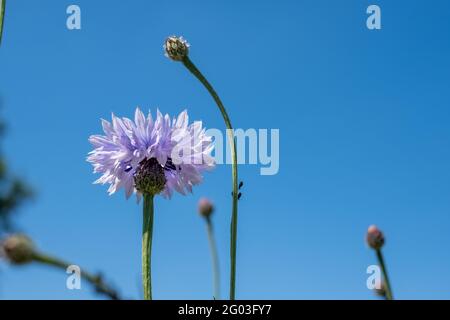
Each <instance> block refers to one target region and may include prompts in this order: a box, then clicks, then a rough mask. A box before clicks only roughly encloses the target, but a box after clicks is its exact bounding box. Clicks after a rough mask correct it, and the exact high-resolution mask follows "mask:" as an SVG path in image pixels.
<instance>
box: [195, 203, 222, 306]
mask: <svg viewBox="0 0 450 320" xmlns="http://www.w3.org/2000/svg"><path fill="white" fill-rule="evenodd" d="M213 212H214V206H213V204H212V203H211V201H209V200H208V199H206V198H202V199H200V200H199V202H198V213H199V214H200V216H201V217H203V218H204V219H205V222H206V232H207V234H208V242H209V249H210V251H211V263H212V270H213V288H214V299H220V273H219V255H218V254H217V246H216V240H215V237H214V228H213V224H212V220H211V215H212V214H213Z"/></svg>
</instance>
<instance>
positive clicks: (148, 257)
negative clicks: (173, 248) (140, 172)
mask: <svg viewBox="0 0 450 320" xmlns="http://www.w3.org/2000/svg"><path fill="white" fill-rule="evenodd" d="M152 238H153V195H150V194H145V195H144V210H143V223H142V284H143V286H144V300H152V271H151V261H152Z"/></svg>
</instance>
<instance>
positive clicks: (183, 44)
mask: <svg viewBox="0 0 450 320" xmlns="http://www.w3.org/2000/svg"><path fill="white" fill-rule="evenodd" d="M189 47H190V45H189V43H188V42H187V41H186V40H185V39H183V37H176V36H171V37H168V38H167V39H166V41H165V44H164V50H165V52H166V56H167V57H168V58H170V59H172V60H173V61H179V62H181V63H183V65H184V66H185V67H186V68H187V69H188V70H189V71H190V72H191V73H192V74H193V75H194V76H195V77H196V78H197V79H198V80H199V81H200V82H201V83H202V84H203V86H204V87H205V88H206V90H207V91H208V92H209V94H210V95H211V96H212V98H213V99H214V101H215V102H216V104H217V106H218V108H219V110H220V113H221V114H222V117H223V120H224V121H225V126H226V128H227V135H228V141H229V144H230V150H231V157H232V161H233V162H232V168H231V170H232V183H233V191H232V197H233V202H232V214H231V240H230V260H231V261H230V262H231V268H230V300H234V299H235V297H236V246H237V219H238V200H239V197H240V196H239V191H238V190H239V189H238V169H237V152H236V142H235V138H234V133H233V126H232V125H231V121H230V117H229V116H228V113H227V111H226V109H225V106H224V105H223V103H222V101H221V100H220V97H219V95H218V94H217V92H216V91H215V90H214V88H213V86H212V85H211V84H210V83H209V81H208V80H207V79H206V78H205V76H204V75H203V74H202V73H201V72H200V70H199V69H198V68H197V67H196V66H195V64H194V63H193V62H192V61H191V59H189Z"/></svg>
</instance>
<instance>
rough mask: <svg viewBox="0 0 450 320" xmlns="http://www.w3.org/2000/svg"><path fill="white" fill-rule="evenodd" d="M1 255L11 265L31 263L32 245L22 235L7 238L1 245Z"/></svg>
mask: <svg viewBox="0 0 450 320" xmlns="http://www.w3.org/2000/svg"><path fill="white" fill-rule="evenodd" d="M1 248H2V251H3V254H4V255H5V256H6V258H7V259H8V260H9V261H10V262H11V263H13V264H25V263H28V262H31V261H32V260H33V256H34V252H35V251H34V244H33V242H32V241H31V239H30V238H28V237H27V236H25V235H22V234H15V235H12V236H9V237H8V238H6V239H5V240H3V241H2V243H1Z"/></svg>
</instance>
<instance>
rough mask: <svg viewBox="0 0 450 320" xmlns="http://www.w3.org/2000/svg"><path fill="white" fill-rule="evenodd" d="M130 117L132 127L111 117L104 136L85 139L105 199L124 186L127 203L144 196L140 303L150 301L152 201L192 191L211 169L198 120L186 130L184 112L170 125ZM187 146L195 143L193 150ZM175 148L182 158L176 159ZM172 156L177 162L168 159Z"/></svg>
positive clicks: (139, 115)
mask: <svg viewBox="0 0 450 320" xmlns="http://www.w3.org/2000/svg"><path fill="white" fill-rule="evenodd" d="M134 118H135V121H134V122H133V121H132V120H130V119H128V118H118V117H116V116H114V115H113V116H112V124H111V123H109V122H107V121H105V120H102V125H103V131H104V132H105V135H104V136H103V135H94V136H91V137H90V138H89V141H90V142H91V144H92V145H93V146H94V148H95V149H94V150H93V151H91V152H90V153H89V156H88V159H87V160H88V161H89V162H90V163H92V165H93V167H94V173H101V174H102V176H101V177H100V178H99V179H98V180H97V181H96V182H95V183H101V184H110V187H109V190H108V191H109V193H110V194H113V193H115V192H116V191H117V190H119V189H120V188H121V187H123V188H124V189H125V196H126V197H127V198H129V197H130V196H131V195H132V194H133V193H136V195H137V198H138V200H139V199H141V198H142V197H144V205H143V223H142V283H143V288H144V299H145V300H151V299H152V282H151V252H152V238H153V216H154V201H153V200H154V197H155V196H156V195H158V194H161V195H163V196H164V197H166V198H170V197H171V195H172V194H173V192H174V191H177V192H179V193H181V194H186V193H187V192H192V186H194V185H197V184H199V183H200V182H201V181H202V175H201V174H202V172H203V171H205V170H207V169H210V168H212V167H214V159H213V158H212V157H211V155H210V154H211V152H212V150H213V145H212V138H211V137H209V136H207V135H206V134H205V130H204V129H202V124H201V122H200V121H197V122H194V123H192V124H191V125H189V117H188V115H187V111H183V112H182V113H180V115H179V116H178V118H176V119H173V120H172V119H171V118H170V117H169V115H167V114H166V115H165V116H163V115H162V114H161V112H159V110H158V112H157V117H156V120H155V121H153V118H152V116H151V114H150V113H149V114H148V116H147V117H145V115H144V114H143V113H142V111H141V110H140V109H139V108H137V109H136V111H135V117H134ZM192 141H196V143H197V144H196V145H192V143H191V142H192ZM180 145H182V147H183V149H182V151H183V155H181V154H179V150H180V148H179V147H180ZM198 145H200V146H201V147H200V148H199V147H198ZM177 150H178V153H177ZM174 155H176V156H177V157H178V159H175V158H172V156H174ZM199 159H200V160H201V161H197V160H199Z"/></svg>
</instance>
